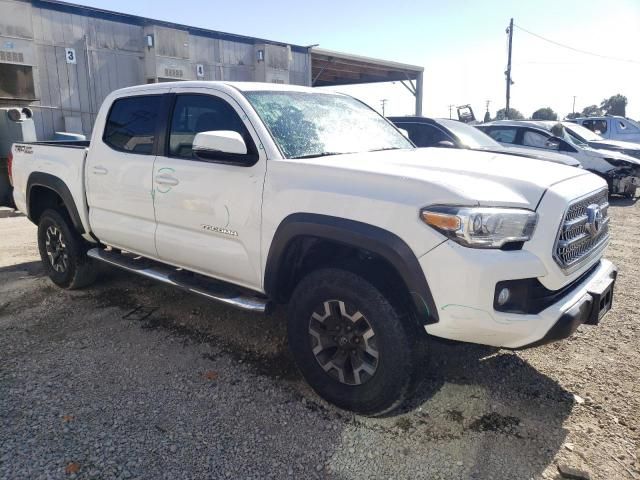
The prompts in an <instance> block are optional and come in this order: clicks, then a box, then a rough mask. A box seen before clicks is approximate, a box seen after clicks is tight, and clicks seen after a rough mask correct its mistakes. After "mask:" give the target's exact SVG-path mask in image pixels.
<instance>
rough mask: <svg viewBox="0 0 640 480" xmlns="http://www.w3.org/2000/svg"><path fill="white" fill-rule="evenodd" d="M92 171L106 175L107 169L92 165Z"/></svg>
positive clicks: (95, 173)
mask: <svg viewBox="0 0 640 480" xmlns="http://www.w3.org/2000/svg"><path fill="white" fill-rule="evenodd" d="M93 173H94V175H106V174H107V173H109V170H107V169H106V168H104V167H100V166H95V167H93Z"/></svg>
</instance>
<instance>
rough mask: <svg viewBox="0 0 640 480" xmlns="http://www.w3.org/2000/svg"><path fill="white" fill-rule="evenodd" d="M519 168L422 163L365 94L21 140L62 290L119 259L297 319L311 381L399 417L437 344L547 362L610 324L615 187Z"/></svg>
mask: <svg viewBox="0 0 640 480" xmlns="http://www.w3.org/2000/svg"><path fill="white" fill-rule="evenodd" d="M518 160H519V161H517V162H514V161H513V158H510V157H509V156H507V155H495V154H491V153H485V152H474V151H468V150H460V149H441V150H437V149H430V148H415V147H414V146H413V144H411V142H410V141H409V140H408V139H406V138H405V137H404V136H403V135H402V134H401V133H400V132H399V131H398V129H397V128H396V127H394V126H393V125H392V124H391V123H390V122H388V121H387V120H385V119H384V118H382V117H381V116H380V115H379V114H378V113H377V112H375V110H373V109H372V108H370V107H368V106H366V105H364V104H363V103H362V102H360V101H358V100H356V99H354V98H352V97H350V96H348V95H342V94H336V93H332V92H329V91H322V90H318V89H315V88H306V87H297V86H293V85H276V84H272V83H250V82H235V83H227V82H205V81H200V82H177V83H158V84H153V85H142V86H139V87H131V88H126V89H123V90H118V91H115V92H113V93H111V94H110V95H109V96H108V97H107V98H106V99H105V101H104V103H103V105H102V107H101V108H100V111H99V112H98V114H97V117H96V122H95V126H94V129H93V137H92V139H91V142H90V143H89V144H86V143H83V144H70V145H66V146H65V145H62V144H51V143H16V144H14V145H13V160H12V162H13V163H12V175H13V177H12V178H13V183H14V186H15V189H14V199H15V203H16V205H17V206H18V208H19V209H20V211H22V212H24V213H25V214H27V215H28V217H29V219H30V220H31V221H32V222H34V223H36V224H37V225H38V233H37V235H38V247H39V250H40V257H41V259H42V262H43V266H44V269H45V272H46V273H47V275H48V276H49V278H50V279H51V280H52V281H53V282H54V283H55V284H56V285H58V286H60V287H61V288H68V289H73V288H79V287H82V286H85V285H88V284H89V283H91V282H92V281H93V280H94V279H95V274H96V268H95V267H94V262H105V263H107V264H110V265H113V266H116V267H119V268H123V269H125V270H128V271H130V272H132V273H137V274H139V275H142V276H145V277H148V278H152V279H154V280H157V281H161V282H164V283H165V284H168V285H171V286H174V287H180V288H183V289H185V290H188V291H189V292H192V293H195V294H199V295H202V296H205V297H207V298H209V299H213V300H217V301H220V302H223V303H224V304H227V305H229V306H235V307H238V308H242V309H245V310H249V311H253V312H262V313H267V312H268V311H269V310H270V307H271V306H272V305H273V304H278V303H280V304H288V324H287V325H288V327H287V332H288V339H289V346H290V349H291V351H292V353H293V357H294V359H295V361H296V363H297V365H298V366H299V368H300V371H301V372H302V374H303V375H304V377H305V378H306V379H307V381H308V382H309V384H310V385H311V386H312V387H313V388H314V389H315V390H316V391H317V392H318V393H319V394H320V395H321V396H323V397H324V398H325V399H327V400H328V401H330V402H333V403H335V404H336V405H338V406H340V407H342V408H348V409H351V410H355V411H358V412H361V413H365V414H382V413H385V412H388V411H391V410H393V409H395V408H397V407H398V406H400V405H401V404H402V401H403V400H405V399H406V398H407V397H408V395H410V392H411V391H412V387H413V386H414V382H415V380H416V379H417V378H419V375H418V374H419V373H420V372H421V371H422V369H423V368H424V363H423V361H424V360H425V356H424V355H425V353H426V351H427V348H426V347H427V345H426V344H425V342H426V341H427V334H428V335H433V336H438V337H443V338H448V339H452V340H459V341H466V342H473V343H479V344H486V345H491V346H497V347H507V348H517V347H524V346H534V345H539V344H541V343H545V342H549V341H553V340H557V339H559V338H564V337H567V336H569V335H571V334H572V333H573V332H574V331H575V329H576V328H577V327H578V326H579V325H581V324H589V325H597V324H598V322H599V321H600V319H601V318H602V316H603V315H604V314H606V313H607V311H609V309H610V307H611V302H612V296H613V289H614V282H615V279H616V268H615V266H614V265H613V264H612V263H611V262H609V261H607V260H606V259H604V258H603V255H604V250H605V249H606V247H607V244H608V243H609V220H610V218H609V214H608V208H609V204H608V202H607V185H606V183H605V182H604V181H603V180H602V179H601V178H599V177H597V176H596V175H592V174H591V173H589V172H588V171H586V170H582V169H576V168H569V167H566V166H564V165H555V164H547V165H545V168H540V164H541V162H539V161H537V160H531V159H526V158H520V159H518Z"/></svg>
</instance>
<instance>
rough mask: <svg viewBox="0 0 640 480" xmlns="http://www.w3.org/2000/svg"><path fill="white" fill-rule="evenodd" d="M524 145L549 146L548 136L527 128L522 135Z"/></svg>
mask: <svg viewBox="0 0 640 480" xmlns="http://www.w3.org/2000/svg"><path fill="white" fill-rule="evenodd" d="M522 145H524V146H526V147H535V148H549V146H548V145H547V137H545V136H544V135H543V134H541V133H538V132H534V131H533V130H525V132H524V135H523V136H522Z"/></svg>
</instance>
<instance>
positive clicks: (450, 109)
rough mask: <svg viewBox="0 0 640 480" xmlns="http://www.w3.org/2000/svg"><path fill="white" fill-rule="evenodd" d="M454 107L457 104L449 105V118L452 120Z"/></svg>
mask: <svg viewBox="0 0 640 480" xmlns="http://www.w3.org/2000/svg"><path fill="white" fill-rule="evenodd" d="M453 107H455V105H449V120H451V118H452V117H451V112H452V110H453Z"/></svg>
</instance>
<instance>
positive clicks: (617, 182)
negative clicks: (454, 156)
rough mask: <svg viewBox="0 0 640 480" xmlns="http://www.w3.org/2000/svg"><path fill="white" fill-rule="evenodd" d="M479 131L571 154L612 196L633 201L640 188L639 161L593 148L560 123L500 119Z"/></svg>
mask: <svg viewBox="0 0 640 480" xmlns="http://www.w3.org/2000/svg"><path fill="white" fill-rule="evenodd" d="M476 128H479V129H480V130H482V131H483V132H485V133H487V134H488V135H489V136H491V137H493V139H494V140H496V141H497V142H499V143H502V144H505V145H508V146H510V145H519V146H525V147H529V148H539V149H541V150H553V151H556V152H560V153H564V154H567V155H570V156H572V157H573V158H575V159H576V160H578V161H579V162H580V163H581V164H582V166H583V167H584V168H585V169H587V170H589V171H591V172H593V173H595V174H596V175H599V176H600V177H602V178H604V179H605V180H606V181H607V184H608V185H609V192H610V193H612V194H618V195H623V196H625V197H628V198H633V197H635V193H636V189H637V186H638V185H640V160H638V159H636V158H633V157H631V156H629V155H625V154H624V153H620V152H616V151H613V150H603V149H595V148H592V147H590V146H589V145H588V144H587V143H584V142H581V141H579V140H578V139H577V138H575V137H572V136H571V135H569V133H567V131H566V129H565V128H564V126H563V125H562V124H561V123H558V122H554V121H529V120H498V121H495V122H488V123H484V124H482V125H476Z"/></svg>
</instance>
